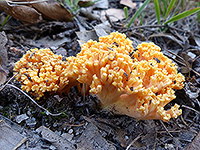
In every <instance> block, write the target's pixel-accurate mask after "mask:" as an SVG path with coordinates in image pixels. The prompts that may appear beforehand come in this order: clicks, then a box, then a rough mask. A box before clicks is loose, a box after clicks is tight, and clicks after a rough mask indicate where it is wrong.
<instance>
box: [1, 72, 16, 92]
mask: <svg viewBox="0 0 200 150" xmlns="http://www.w3.org/2000/svg"><path fill="white" fill-rule="evenodd" d="M17 74H18V72H17V73H16V74H15V75H13V76H12V77H11V78H10V79H9V80H8V82H6V84H5V85H4V86H3V87H2V88H1V89H0V91H2V90H3V89H4V88H5V87H6V85H7V84H8V83H9V82H10V81H11V80H12V79H13V78H14V77H15V76H16V75H17Z"/></svg>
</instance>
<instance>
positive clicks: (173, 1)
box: [163, 0, 176, 21]
mask: <svg viewBox="0 0 200 150" xmlns="http://www.w3.org/2000/svg"><path fill="white" fill-rule="evenodd" d="M175 2H176V0H171V2H170V4H169V6H168V8H167V11H166V13H165V16H164V19H163V21H165V19H166V18H167V16H168V15H169V13H170V12H171V10H172V8H173V7H174V4H175Z"/></svg>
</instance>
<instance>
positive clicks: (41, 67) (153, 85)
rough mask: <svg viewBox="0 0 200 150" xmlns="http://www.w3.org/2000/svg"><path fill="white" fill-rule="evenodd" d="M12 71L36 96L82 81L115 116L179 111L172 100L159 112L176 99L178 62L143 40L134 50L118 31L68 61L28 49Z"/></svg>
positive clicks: (165, 116)
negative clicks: (168, 107) (171, 105)
mask: <svg viewBox="0 0 200 150" xmlns="http://www.w3.org/2000/svg"><path fill="white" fill-rule="evenodd" d="M129 54H131V56H129ZM14 71H15V72H19V74H18V75H17V80H18V81H21V84H22V89H23V90H26V91H27V92H29V91H33V92H34V93H35V94H36V95H37V96H38V99H39V98H40V97H41V96H43V92H48V91H54V92H59V91H63V90H64V91H68V89H69V88H70V87H71V86H73V85H78V84H80V83H84V84H85V85H86V87H87V89H88V90H89V92H90V93H92V94H95V95H96V96H97V97H98V98H99V100H100V103H101V106H102V107H103V108H104V109H106V110H109V111H113V112H115V113H118V114H125V115H128V116H131V117H134V118H136V119H142V120H146V119H161V120H163V121H169V119H170V118H176V117H177V116H179V115H180V114H181V113H182V111H181V110H180V109H179V105H177V104H175V105H174V106H173V107H171V109H169V110H164V106H165V105H166V104H167V103H169V102H170V101H172V100H173V99H175V97H176V96H175V94H174V93H175V91H174V89H181V88H183V86H184V84H183V82H184V76H183V75H181V74H180V73H178V72H177V66H176V65H175V64H174V63H172V61H171V60H170V59H169V58H167V57H166V56H164V55H163V53H162V52H160V48H159V47H158V46H156V45H155V44H154V43H152V42H150V43H142V44H140V45H138V47H137V50H134V49H133V47H132V41H131V40H129V39H128V38H126V36H125V35H124V34H120V33H118V32H114V33H111V34H110V35H108V36H104V37H100V38H99V42H97V41H92V40H89V41H88V42H87V43H85V44H83V45H82V46H81V52H80V53H78V54H77V56H76V57H74V56H71V57H68V58H67V61H62V58H61V56H58V55H54V54H53V53H52V52H51V51H50V50H49V49H40V50H31V51H28V52H27V54H25V55H24V56H23V57H22V58H21V59H20V61H18V62H17V63H16V65H15V68H14Z"/></svg>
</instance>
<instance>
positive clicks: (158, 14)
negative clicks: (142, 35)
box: [154, 0, 160, 24]
mask: <svg viewBox="0 0 200 150" xmlns="http://www.w3.org/2000/svg"><path fill="white" fill-rule="evenodd" d="M154 5H155V10H156V16H157V20H158V24H160V7H159V2H158V0H154Z"/></svg>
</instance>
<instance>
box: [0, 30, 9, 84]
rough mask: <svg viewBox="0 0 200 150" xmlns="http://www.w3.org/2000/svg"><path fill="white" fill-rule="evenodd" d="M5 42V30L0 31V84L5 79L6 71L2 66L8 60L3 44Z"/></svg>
mask: <svg viewBox="0 0 200 150" xmlns="http://www.w3.org/2000/svg"><path fill="white" fill-rule="evenodd" d="M6 43H7V38H6V34H5V32H0V84H3V83H4V82H5V81H6V76H7V72H6V71H5V70H4V69H3V68H2V65H3V66H4V67H5V66H6V64H7V61H8V58H7V51H6V49H5V45H6Z"/></svg>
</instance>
